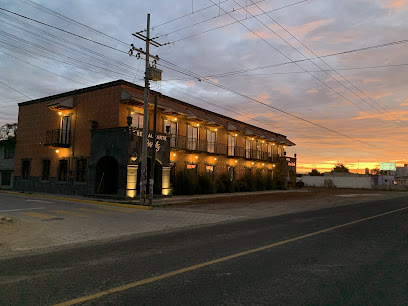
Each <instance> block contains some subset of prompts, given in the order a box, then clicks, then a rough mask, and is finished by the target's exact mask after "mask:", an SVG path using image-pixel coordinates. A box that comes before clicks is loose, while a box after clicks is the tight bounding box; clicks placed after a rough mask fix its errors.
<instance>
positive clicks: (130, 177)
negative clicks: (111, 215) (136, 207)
mask: <svg viewBox="0 0 408 306" xmlns="http://www.w3.org/2000/svg"><path fill="white" fill-rule="evenodd" d="M138 168H139V165H128V166H127V181H126V196H127V197H129V198H134V197H136V194H137V190H136V187H137V186H136V185H137V169H138Z"/></svg>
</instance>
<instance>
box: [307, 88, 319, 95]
mask: <svg viewBox="0 0 408 306" xmlns="http://www.w3.org/2000/svg"><path fill="white" fill-rule="evenodd" d="M306 92H307V93H309V94H312V93H318V92H319V91H318V90H317V89H315V88H313V89H309V90H306Z"/></svg>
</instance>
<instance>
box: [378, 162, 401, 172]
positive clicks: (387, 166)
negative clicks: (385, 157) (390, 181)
mask: <svg viewBox="0 0 408 306" xmlns="http://www.w3.org/2000/svg"><path fill="white" fill-rule="evenodd" d="M380 170H382V171H396V170H397V167H396V164H395V163H380Z"/></svg>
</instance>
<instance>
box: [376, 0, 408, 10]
mask: <svg viewBox="0 0 408 306" xmlns="http://www.w3.org/2000/svg"><path fill="white" fill-rule="evenodd" d="M382 5H383V7H385V8H389V9H394V10H396V11H397V12H401V11H404V10H406V9H407V6H408V0H388V1H384V2H383V4H382Z"/></svg>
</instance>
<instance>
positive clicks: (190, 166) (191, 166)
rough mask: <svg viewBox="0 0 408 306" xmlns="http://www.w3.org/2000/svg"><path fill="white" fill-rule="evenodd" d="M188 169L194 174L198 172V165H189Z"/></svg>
mask: <svg viewBox="0 0 408 306" xmlns="http://www.w3.org/2000/svg"><path fill="white" fill-rule="evenodd" d="M187 171H191V172H192V173H194V174H198V167H197V165H195V164H189V165H187Z"/></svg>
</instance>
